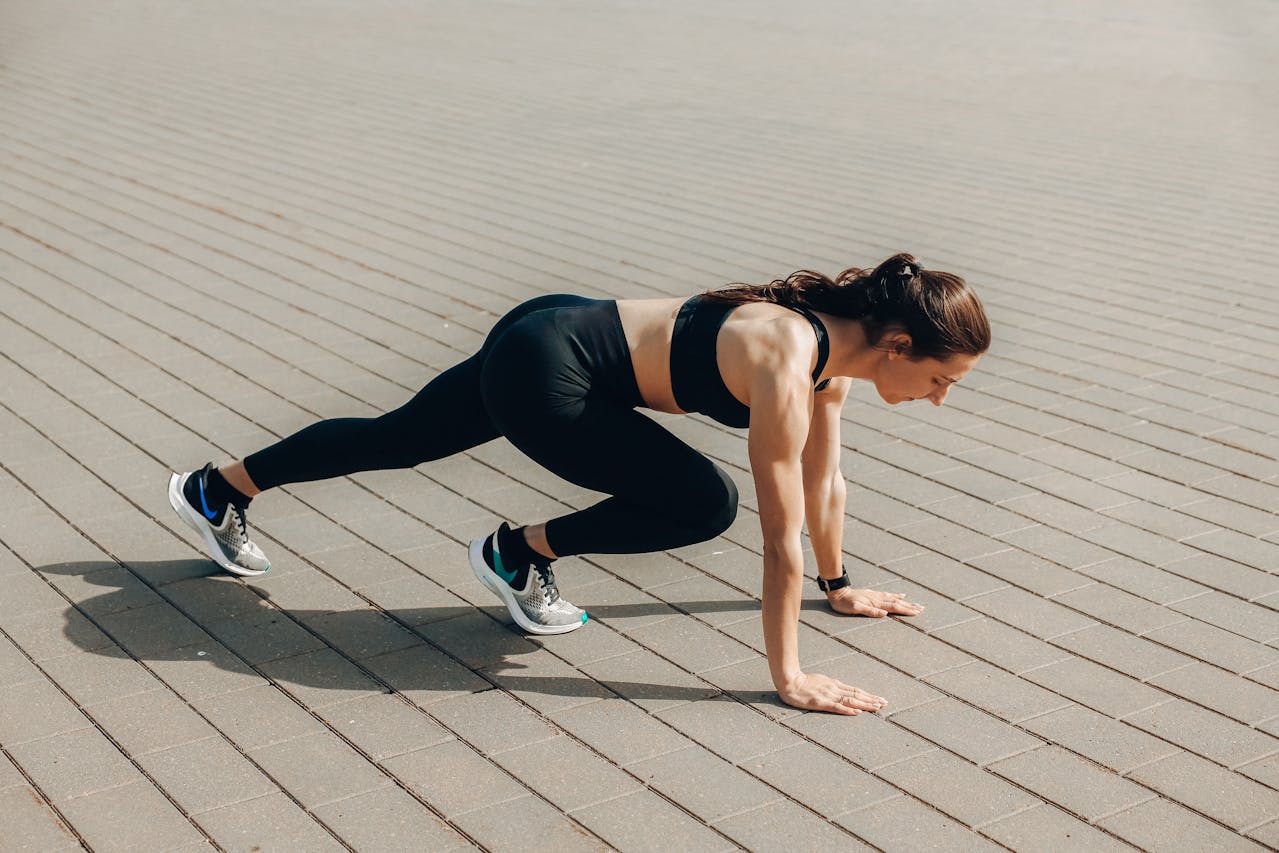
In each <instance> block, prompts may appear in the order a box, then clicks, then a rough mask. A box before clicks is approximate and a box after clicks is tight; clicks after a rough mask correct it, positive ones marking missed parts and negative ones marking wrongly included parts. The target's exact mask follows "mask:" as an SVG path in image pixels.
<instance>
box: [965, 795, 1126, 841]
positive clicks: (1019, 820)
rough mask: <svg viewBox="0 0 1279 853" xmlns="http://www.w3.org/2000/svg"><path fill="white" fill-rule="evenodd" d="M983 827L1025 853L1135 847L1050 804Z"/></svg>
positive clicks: (991, 834)
mask: <svg viewBox="0 0 1279 853" xmlns="http://www.w3.org/2000/svg"><path fill="white" fill-rule="evenodd" d="M981 831H982V832H984V833H985V834H986V835H989V836H990V837H991V838H993V839H995V840H996V841H998V842H999V843H1000V844H1004V845H1006V846H1007V847H1009V848H1010V849H1013V850H1019V851H1025V853H1058V851H1067V850H1072V851H1073V850H1077V851H1080V853H1093V851H1107V853H1121V851H1129V850H1132V849H1133V848H1132V847H1130V846H1129V845H1127V844H1125V843H1123V842H1122V841H1119V840H1118V839H1116V838H1114V837H1112V836H1109V835H1106V834H1105V833H1104V832H1101V831H1099V830H1097V829H1095V828H1093V827H1091V826H1089V825H1088V824H1086V823H1084V822H1083V821H1081V820H1078V819H1077V818H1074V817H1071V816H1070V815H1068V814H1066V813H1065V812H1063V811H1061V810H1060V809H1056V808H1053V807H1052V806H1050V805H1046V804H1045V805H1042V806H1035V807H1034V808H1033V809H1027V810H1026V811H1024V812H1018V813H1017V814H1015V815H1012V816H1011V817H1006V818H1004V819H1002V820H997V821H995V822H994V823H988V824H986V825H985V826H983V827H982V828H981Z"/></svg>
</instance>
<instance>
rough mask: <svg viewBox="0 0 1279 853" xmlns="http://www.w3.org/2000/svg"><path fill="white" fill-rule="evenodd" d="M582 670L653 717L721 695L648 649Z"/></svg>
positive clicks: (583, 667) (592, 664)
mask: <svg viewBox="0 0 1279 853" xmlns="http://www.w3.org/2000/svg"><path fill="white" fill-rule="evenodd" d="M581 670H582V671H583V672H585V673H586V674H587V675H589V676H590V677H591V678H594V679H596V680H598V681H600V682H601V683H602V684H604V685H605V686H607V687H608V688H609V689H610V690H614V691H616V692H617V693H618V694H619V695H620V696H622V697H623V698H626V699H629V700H630V701H632V702H634V703H635V704H637V705H639V706H640V707H641V708H644V709H645V710H647V711H649V712H650V713H657V712H659V711H662V710H664V709H666V708H670V707H673V706H675V705H678V704H682V703H684V702H693V701H696V700H698V699H706V698H709V697H711V696H714V695H716V694H717V693H719V691H718V690H717V689H716V688H714V687H712V686H710V685H708V684H706V683H705V682H703V681H700V680H699V679H697V677H696V676H693V675H689V674H688V673H686V672H684V671H683V670H681V669H679V668H677V667H676V666H675V665H674V664H672V663H669V662H667V661H665V660H663V659H662V658H660V657H658V656H657V655H655V654H653V653H652V652H650V651H648V650H646V649H641V650H640V651H636V652H631V653H629V654H625V655H619V656H617V657H611V658H607V659H605V660H601V661H595V662H594V663H589V664H585V665H583V666H582V667H581Z"/></svg>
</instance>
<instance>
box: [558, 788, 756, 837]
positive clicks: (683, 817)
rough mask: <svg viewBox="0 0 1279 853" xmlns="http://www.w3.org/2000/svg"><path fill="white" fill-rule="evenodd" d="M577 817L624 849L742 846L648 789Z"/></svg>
mask: <svg viewBox="0 0 1279 853" xmlns="http://www.w3.org/2000/svg"><path fill="white" fill-rule="evenodd" d="M573 818H574V819H575V820H577V821H578V822H579V823H581V824H582V825H583V826H585V827H587V828H589V829H590V830H591V831H592V832H594V833H595V834H596V835H598V836H600V837H601V838H603V839H604V840H605V842H607V843H608V844H609V845H611V846H612V847H614V848H616V849H617V850H620V851H624V853H629V851H634V852H635V853H644V851H651V853H662V851H667V850H671V849H676V850H706V851H725V850H736V849H738V847H737V845H736V844H734V843H733V842H731V841H729V840H727V839H726V838H725V837H724V836H722V835H718V834H716V832H715V831H714V830H712V829H710V828H709V827H707V826H706V825H705V824H703V823H701V822H700V821H697V820H695V819H694V818H692V817H689V815H688V814H687V813H686V812H683V811H681V810H680V809H677V808H676V807H675V806H673V805H671V804H670V803H669V802H668V801H667V800H665V799H663V798H662V797H661V796H659V795H657V794H655V793H653V792H652V791H649V790H647V789H642V790H639V791H636V792H635V793H633V794H627V795H625V796H622V797H618V798H617V799H613V800H608V801H606V802H603V803H599V804H597V805H593V806H587V807H586V808H583V809H578V810H577V811H575V812H573Z"/></svg>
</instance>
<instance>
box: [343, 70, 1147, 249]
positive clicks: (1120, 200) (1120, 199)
mask: <svg viewBox="0 0 1279 853" xmlns="http://www.w3.org/2000/svg"><path fill="white" fill-rule="evenodd" d="M343 82H345V81H343ZM366 101H367V98H366ZM739 153H741V152H739ZM999 176H1000V175H996V178H999ZM1115 201H1117V203H1122V197H1120V198H1117V200H1115ZM1120 221H1126V220H1120ZM1147 237H1149V234H1147Z"/></svg>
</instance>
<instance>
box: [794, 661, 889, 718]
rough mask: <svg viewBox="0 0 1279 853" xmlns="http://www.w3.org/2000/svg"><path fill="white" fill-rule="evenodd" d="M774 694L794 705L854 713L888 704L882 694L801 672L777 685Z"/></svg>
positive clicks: (808, 709) (815, 709) (872, 709)
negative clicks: (877, 694)
mask: <svg viewBox="0 0 1279 853" xmlns="http://www.w3.org/2000/svg"><path fill="white" fill-rule="evenodd" d="M777 694H778V695H779V696H781V697H782V701H783V702H785V703H786V704H787V705H790V706H791V707H794V708H802V709H803V710H805V711H826V712H828V713H831V714H845V715H848V716H853V717H855V716H857V715H858V714H860V713H861V712H862V711H872V712H873V711H878V710H880V709H881V708H883V707H884V706H885V705H887V704H888V703H887V702H886V701H885V700H884V699H883V697H881V696H875V695H873V694H871V693H867V692H866V691H865V690H859V689H857V688H856V687H850V686H848V685H847V684H845V683H844V682H842V681H839V680H838V679H834V678H830V677H829V676H825V675H817V674H815V673H814V674H811V675H810V674H808V673H804V672H801V673H800V674H799V675H797V676H795V677H794V678H793V679H791V681H790V682H789V683H788V684H786V685H785V686H784V687H780V688H778V690H777Z"/></svg>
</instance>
